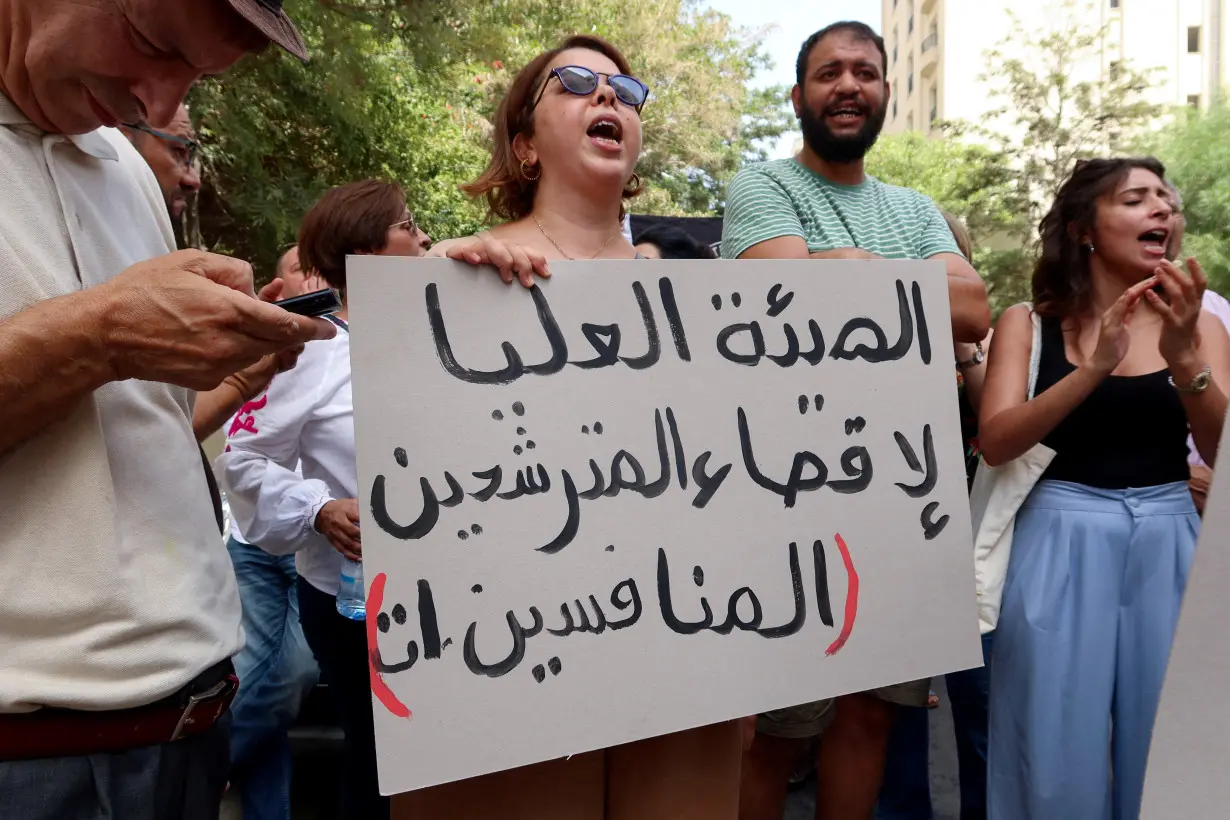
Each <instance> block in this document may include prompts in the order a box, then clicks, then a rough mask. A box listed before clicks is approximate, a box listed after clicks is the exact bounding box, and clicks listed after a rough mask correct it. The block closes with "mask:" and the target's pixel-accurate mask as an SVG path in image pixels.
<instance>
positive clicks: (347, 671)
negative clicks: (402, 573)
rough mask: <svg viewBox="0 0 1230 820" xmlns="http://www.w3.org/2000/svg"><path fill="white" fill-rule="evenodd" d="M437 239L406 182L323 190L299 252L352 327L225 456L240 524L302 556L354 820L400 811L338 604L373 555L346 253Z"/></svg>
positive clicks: (279, 384) (274, 549)
mask: <svg viewBox="0 0 1230 820" xmlns="http://www.w3.org/2000/svg"><path fill="white" fill-rule="evenodd" d="M430 245H431V240H429V239H428V238H427V236H426V235H425V234H424V233H423V232H422V231H421V230H420V229H419V228H418V227H417V225H416V224H415V222H414V218H413V217H412V216H411V215H410V212H409V210H408V209H407V207H406V196H405V194H404V193H403V192H402V190H401V188H400V187H398V186H397V185H393V184H390V183H387V182H379V181H377V180H364V181H362V182H353V183H351V184H349V185H343V186H341V187H339V188H334V189H333V190H331V191H329V192H328V193H326V194H325V195H324V196H323V197H321V199H320V201H319V202H317V203H316V205H315V206H313V207H312V209H311V210H310V211H308V214H307V216H305V217H304V218H303V223H302V225H301V226H300V229H299V261H300V264H301V265H302V267H303V269H304V271H305V272H308V273H309V274H310V275H312V276H319V277H320V278H321V279H323V280H324V281H325V283H327V285H328V286H329V287H331V288H334V289H335V290H337V291H338V292H339V293H340V295H341V300H342V309H341V310H339V311H338V312H337V313H335V314H333V315H332V316H330V317H328V318H329V319H330V320H331V321H332V322H333V323H334V324H336V325H337V326H338V328H339V330H340V332H339V333H338V334H337V336H336V337H334V338H333V339H330V340H328V341H326V342H321V343H319V344H310V345H307V346H306V348H305V349H304V351H303V353H302V354H301V355H300V357H299V363H298V366H297V367H295V369H293V370H290V371H287V372H286V373H282V374H279V375H278V376H277V377H275V378H274V380H273V382H272V384H270V386H269V390H268V391H267V392H266V393H265V395H264V396H263V397H261V398H260V399H258V400H257V401H255V402H251V403H249V404H247V405H245V407H244V410H243V411H241V413H240V415H239V416H237V417H236V419H235V421H234V423H233V424H232V425H231V432H230V435H229V436H228V438H227V448H226V452H225V453H223V454H222V455H221V456H220V457H219V459H218V462H217V466H218V472H219V473H220V475H221V478H222V482H223V485H224V487H225V490H226V493H227V497H228V499H229V501H230V507H231V513H232V515H233V516H234V518H235V522H236V524H237V525H238V527H239V529H240V531H241V532H243V533H244V535H245V536H246V538H247V539H248V540H249V541H251V542H252V543H254V544H259V545H260V546H261V548H262V549H264V550H265V551H267V552H270V553H273V554H275V555H289V554H294V556H295V569H296V570H297V572H298V576H299V580H298V606H299V621H300V624H301V625H302V627H303V635H304V638H306V639H307V643H308V646H309V647H310V648H311V650H312V654H313V655H314V656H315V657H316V662H317V663H318V664H319V665H320V670H321V672H322V677H323V679H324V680H325V681H326V682H327V683H328V686H329V693H330V695H331V696H332V697H333V700H334V702H335V703H336V705H337V707H338V711H339V713H340V715H341V723H342V731H343V732H344V733H345V756H344V762H343V772H342V790H341V791H342V807H341V813H340V814H339V815H338V816H339V817H341V818H343V820H351V818H363V820H380V819H381V818H387V817H388V816H389V803H388V799H387V798H385V797H381V795H380V792H379V789H378V786H377V781H376V742H375V733H374V729H373V726H372V708H371V684H370V681H369V678H368V666H367V632H366V630H365V628H364V622H363V620H361V618H362V616H361V615H360V616H359V617H360V620H352V619H351V618H348V617H346V616H343V615H342V614H341V613H340V612H339V610H338V605H337V594H338V587H339V578H340V575H341V571H342V564H343V559H350V560H351V561H362V557H363V547H362V542H361V539H360V536H359V506H358V502H357V501H356V497H357V495H358V478H357V476H356V474H355V445H354V404H353V402H352V400H351V387H350V333H349V331H350V326H349V310H348V303H347V299H346V257H347V255H351V254H375V255H377V256H422V255H423V253H424V252H425V251H426V250H427V248H429V247H430ZM296 464H299V465H301V470H300V471H298V472H296V470H295V465H296Z"/></svg>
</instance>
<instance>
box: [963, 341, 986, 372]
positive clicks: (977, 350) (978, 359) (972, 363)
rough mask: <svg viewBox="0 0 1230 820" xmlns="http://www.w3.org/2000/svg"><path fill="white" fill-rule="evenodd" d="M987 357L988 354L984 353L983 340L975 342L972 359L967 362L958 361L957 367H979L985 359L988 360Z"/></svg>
mask: <svg viewBox="0 0 1230 820" xmlns="http://www.w3.org/2000/svg"><path fill="white" fill-rule="evenodd" d="M986 358H987V357H986V354H984V353H983V352H982V342H975V343H974V355H973V357H972V358H970V360H969V361H966V362H961V361H958V362H957V367H961V368H965V367H977V366H978V365H980V364H982V363H983V362H984V361H986Z"/></svg>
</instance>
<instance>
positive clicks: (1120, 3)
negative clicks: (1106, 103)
mask: <svg viewBox="0 0 1230 820" xmlns="http://www.w3.org/2000/svg"><path fill="white" fill-rule="evenodd" d="M881 2H882V17H881V29H880V30H881V33H882V34H883V36H884V42H885V48H886V49H887V51H888V61H889V69H888V80H889V82H890V83H891V84H892V88H893V95H892V96H893V101H892V102H891V103H890V104H889V111H888V115H887V118H886V120H885V128H884V130H885V132H886V133H898V132H901V131H922V132H924V133H930V132H931V131H932V129H933V128H934V126H935V124H936V123H938V122H940V121H943V120H965V121H967V122H984V121H985V118H986V116H987V113H988V112H989V111H991V110H993V109H995V108H996V107H998V106H999V105H1001V104H1002V103H1001V102H999V101H997V100H995V99H992V97H991V94H990V91H989V88H988V86H987V85H986V84H985V83H984V82H982V81H980V80H979V79H978V77H979V75H980V74H982V73H984V72H985V70H986V66H987V62H986V52H987V51H988V50H990V49H992V48H995V47H997V46H998V45H999V43H1000V42H1001V41H1003V40H1004V39H1005V38H1006V37H1007V36H1008V35H1009V34H1010V33H1011V32H1012V30H1013V24H1012V20H1011V17H1010V16H1009V11H1012V12H1013V13H1014V14H1015V15H1016V16H1017V18H1018V19H1019V20H1020V21H1021V23H1022V24H1023V25H1024V26H1025V27H1026V28H1027V29H1028V30H1031V31H1045V30H1047V29H1049V28H1051V27H1053V26H1055V25H1056V22H1057V21H1058V20H1061V19H1062V17H1061V16H1060V15H1059V11H1060V8H1059V6H1058V5H1057V4H1056V3H1055V2H1054V0H1041V2H1039V0H881ZM1227 12H1230V0H1091V2H1090V0H1084V5H1083V6H1081V7H1080V11H1079V15H1080V22H1081V24H1082V25H1084V26H1086V27H1091V28H1093V29H1094V30H1096V28H1097V27H1099V26H1102V25H1105V26H1107V37H1106V39H1105V42H1104V45H1103V47H1102V49H1101V53H1100V54H1099V55H1098V56H1097V57H1096V59H1095V60H1094V61H1093V62H1092V63H1091V64H1090V65H1086V66H1082V67H1081V68H1080V69H1079V70H1078V73H1080V72H1101V73H1103V74H1104V75H1105V74H1107V73H1110V72H1114V71H1115V70H1116V69H1117V68H1118V64H1120V63H1121V62H1122V61H1124V60H1126V61H1128V62H1130V64H1131V65H1132V66H1134V67H1135V68H1137V69H1146V68H1157V69H1159V71H1158V73H1157V74H1156V75H1155V76H1154V80H1153V85H1152V87H1151V88H1150V89H1149V93H1148V97H1149V99H1150V101H1152V102H1155V103H1158V104H1161V105H1165V106H1175V105H1191V106H1197V107H1201V108H1204V107H1207V106H1208V105H1209V103H1210V102H1211V101H1212V100H1213V99H1214V98H1215V97H1216V96H1217V95H1218V94H1219V93H1220V92H1221V89H1222V88H1223V87H1224V86H1225V85H1226V84H1227V80H1230V76H1228V73H1230V20H1228V19H1227V16H1226V15H1227ZM1012 48H1013V44H1011V43H1009V44H1008V45H1007V46H1006V50H1007V51H1011V50H1012Z"/></svg>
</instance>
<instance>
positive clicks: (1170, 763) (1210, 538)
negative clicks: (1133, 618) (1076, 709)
mask: <svg viewBox="0 0 1230 820" xmlns="http://www.w3.org/2000/svg"><path fill="white" fill-rule="evenodd" d="M1218 450H1219V452H1220V453H1221V454H1222V457H1223V458H1225V457H1226V453H1230V419H1228V420H1227V423H1226V426H1225V427H1224V428H1223V430H1222V436H1221V446H1220V447H1219V448H1218ZM1204 516H1205V517H1204V521H1203V522H1202V524H1201V528H1200V541H1199V542H1198V543H1197V545H1196V557H1195V558H1194V559H1193V560H1192V567H1191V570H1190V572H1189V574H1188V576H1187V589H1186V591H1185V592H1184V595H1183V611H1182V614H1180V616H1179V626H1178V629H1177V630H1176V631H1175V639H1174V645H1173V646H1172V647H1171V650H1170V663H1169V664H1168V665H1167V667H1166V683H1165V685H1164V686H1163V687H1162V700H1161V703H1160V704H1159V705H1158V712H1157V720H1156V722H1155V723H1154V728H1153V742H1152V743H1151V744H1150V746H1149V768H1148V771H1147V772H1146V774H1145V793H1144V803H1143V806H1142V809H1141V817H1143V818H1147V820H1175V818H1198V817H1200V818H1204V817H1209V818H1212V817H1224V816H1225V815H1226V807H1227V806H1228V805H1230V777H1227V776H1226V764H1227V762H1228V761H1230V704H1227V702H1226V696H1227V693H1230V604H1228V602H1227V597H1226V589H1227V587H1230V471H1227V470H1225V469H1218V470H1217V471H1216V472H1215V474H1214V479H1213V486H1212V488H1211V489H1210V490H1209V496H1208V498H1207V499H1206V500H1205V505H1204Z"/></svg>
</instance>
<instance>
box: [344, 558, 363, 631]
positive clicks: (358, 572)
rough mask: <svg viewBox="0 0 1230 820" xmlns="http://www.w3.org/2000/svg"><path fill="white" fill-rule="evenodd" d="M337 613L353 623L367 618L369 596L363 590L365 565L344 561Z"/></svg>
mask: <svg viewBox="0 0 1230 820" xmlns="http://www.w3.org/2000/svg"><path fill="white" fill-rule="evenodd" d="M337 611H338V612H340V613H342V614H343V615H345V616H346V617H347V618H349V619H350V620H352V621H362V620H364V619H365V618H366V616H367V596H366V593H365V591H364V589H363V564H361V563H359V562H358V561H351V560H350V559H349V558H343V559H342V577H341V583H340V584H338V587H337Z"/></svg>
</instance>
